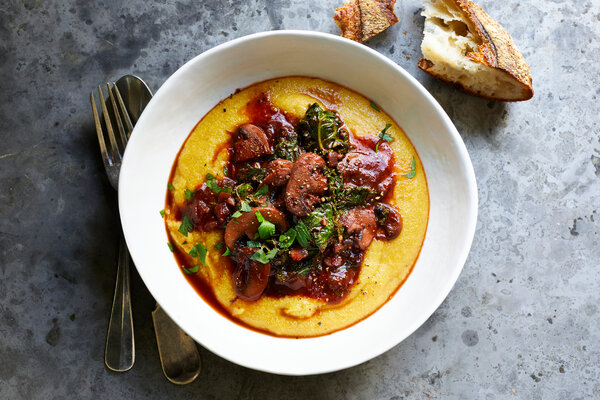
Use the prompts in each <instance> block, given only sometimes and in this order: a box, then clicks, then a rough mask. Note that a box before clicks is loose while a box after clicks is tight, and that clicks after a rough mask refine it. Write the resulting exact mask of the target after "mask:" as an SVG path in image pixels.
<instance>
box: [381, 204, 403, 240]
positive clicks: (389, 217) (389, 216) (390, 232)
mask: <svg viewBox="0 0 600 400" xmlns="http://www.w3.org/2000/svg"><path fill="white" fill-rule="evenodd" d="M375 217H376V218H377V224H378V225H379V226H380V227H381V228H382V229H383V232H384V234H385V238H386V239H387V240H392V239H394V238H396V237H398V235H400V232H401V231H402V215H400V212H398V210H396V208H394V207H392V206H390V205H388V204H385V203H379V204H377V205H376V206H375Z"/></svg>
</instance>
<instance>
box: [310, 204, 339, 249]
mask: <svg viewBox="0 0 600 400" xmlns="http://www.w3.org/2000/svg"><path fill="white" fill-rule="evenodd" d="M302 223H303V224H304V225H305V226H306V228H307V230H308V232H309V234H310V240H311V242H312V243H313V244H314V245H315V246H316V247H318V248H319V250H320V251H324V250H325V248H327V245H328V244H329V242H330V241H331V239H332V238H333V236H334V234H335V233H336V218H334V213H333V206H332V205H331V203H324V204H322V205H321V206H319V207H317V208H315V209H314V210H313V211H312V212H311V213H310V214H308V215H307V216H306V217H303V218H302Z"/></svg>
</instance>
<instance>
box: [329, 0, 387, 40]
mask: <svg viewBox="0 0 600 400" xmlns="http://www.w3.org/2000/svg"><path fill="white" fill-rule="evenodd" d="M395 5H396V0H350V1H349V2H348V3H346V4H345V5H344V6H343V7H340V8H336V10H335V15H334V16H333V20H334V21H335V23H336V24H337V25H338V26H339V27H340V30H341V31H342V36H343V37H345V38H348V39H350V40H354V41H356V42H359V43H360V42H365V41H367V40H369V39H371V38H372V37H373V36H375V35H377V34H379V33H381V32H383V31H385V30H386V29H387V28H389V27H390V26H392V25H394V24H395V23H396V22H398V17H397V16H396V14H394V6H395Z"/></svg>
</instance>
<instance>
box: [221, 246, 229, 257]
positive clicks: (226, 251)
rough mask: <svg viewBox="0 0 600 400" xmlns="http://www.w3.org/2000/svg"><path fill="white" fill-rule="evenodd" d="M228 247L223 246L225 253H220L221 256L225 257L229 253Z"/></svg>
mask: <svg viewBox="0 0 600 400" xmlns="http://www.w3.org/2000/svg"><path fill="white" fill-rule="evenodd" d="M229 253H230V252H229V247H225V253H223V254H221V257H225V256H228V255H229Z"/></svg>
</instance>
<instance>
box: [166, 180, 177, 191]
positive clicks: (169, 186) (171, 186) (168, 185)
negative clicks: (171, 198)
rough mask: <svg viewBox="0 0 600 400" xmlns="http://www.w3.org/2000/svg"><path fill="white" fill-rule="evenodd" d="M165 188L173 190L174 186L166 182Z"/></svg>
mask: <svg viewBox="0 0 600 400" xmlns="http://www.w3.org/2000/svg"><path fill="white" fill-rule="evenodd" d="M167 189H169V190H170V191H171V192H172V191H173V190H175V186H173V185H171V182H169V183H167Z"/></svg>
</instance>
